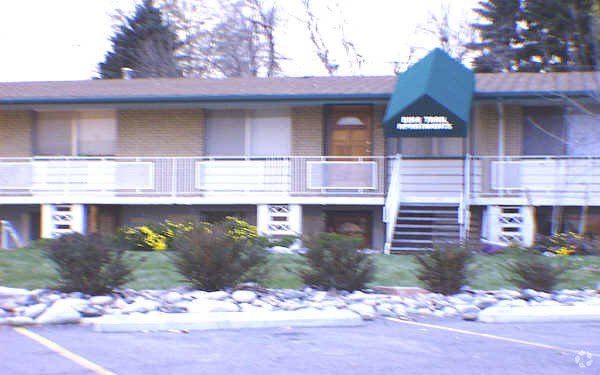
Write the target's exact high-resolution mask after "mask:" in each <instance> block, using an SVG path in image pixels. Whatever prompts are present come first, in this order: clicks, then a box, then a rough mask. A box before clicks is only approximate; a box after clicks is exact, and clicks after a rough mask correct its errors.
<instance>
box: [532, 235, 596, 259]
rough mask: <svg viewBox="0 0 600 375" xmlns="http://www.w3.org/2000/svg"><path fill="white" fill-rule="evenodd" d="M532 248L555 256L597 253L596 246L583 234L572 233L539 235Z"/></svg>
mask: <svg viewBox="0 0 600 375" xmlns="http://www.w3.org/2000/svg"><path fill="white" fill-rule="evenodd" d="M533 249H534V250H536V251H538V252H540V253H546V254H548V253H549V254H551V255H556V256H569V255H594V254H598V253H599V251H598V246H597V244H596V243H594V242H592V241H588V240H586V239H585V237H584V236H582V235H580V234H577V233H574V232H568V233H556V234H554V235H552V236H539V237H538V238H537V239H536V241H535V244H534V245H533Z"/></svg>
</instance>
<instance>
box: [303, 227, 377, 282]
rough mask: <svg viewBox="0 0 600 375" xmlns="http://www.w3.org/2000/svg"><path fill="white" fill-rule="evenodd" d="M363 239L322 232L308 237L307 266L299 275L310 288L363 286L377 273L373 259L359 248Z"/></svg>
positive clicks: (306, 244)
mask: <svg viewBox="0 0 600 375" xmlns="http://www.w3.org/2000/svg"><path fill="white" fill-rule="evenodd" d="M360 244H361V239H360V238H359V237H353V236H346V235H341V234H336V233H321V234H319V235H316V236H313V237H308V238H306V239H305V246H306V248H307V251H306V253H304V254H303V257H304V258H305V259H306V261H307V263H308V269H303V270H301V271H300V276H301V277H302V279H303V280H304V282H305V283H306V285H309V286H311V287H316V288H321V289H332V288H333V289H341V290H348V291H353V290H357V289H364V288H365V286H366V284H367V283H368V282H371V281H372V280H373V277H374V273H375V265H374V263H373V258H372V257H371V256H370V255H368V254H365V253H363V252H361V251H359V250H358V249H359V248H360Z"/></svg>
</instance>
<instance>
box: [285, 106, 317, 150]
mask: <svg viewBox="0 0 600 375" xmlns="http://www.w3.org/2000/svg"><path fill="white" fill-rule="evenodd" d="M322 153H323V107H321V106H319V107H297V108H292V155H307V156H312V155H322Z"/></svg>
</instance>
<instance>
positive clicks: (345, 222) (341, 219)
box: [325, 211, 373, 248]
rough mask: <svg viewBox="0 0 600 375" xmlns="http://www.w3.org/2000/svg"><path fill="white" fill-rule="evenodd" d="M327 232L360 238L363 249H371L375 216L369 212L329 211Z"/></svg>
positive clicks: (326, 223)
mask: <svg viewBox="0 0 600 375" xmlns="http://www.w3.org/2000/svg"><path fill="white" fill-rule="evenodd" d="M325 226H326V230H327V232H331V233H339V234H346V235H353V236H359V237H361V238H362V244H361V246H362V247H363V248H370V247H371V243H372V242H371V241H372V240H371V238H372V232H373V230H372V228H373V214H372V212H369V211H327V212H326V213H325Z"/></svg>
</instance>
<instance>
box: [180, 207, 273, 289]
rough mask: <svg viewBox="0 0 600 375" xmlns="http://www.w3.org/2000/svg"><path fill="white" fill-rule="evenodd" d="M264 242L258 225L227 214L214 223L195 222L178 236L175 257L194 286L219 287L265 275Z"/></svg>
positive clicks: (232, 285)
mask: <svg viewBox="0 0 600 375" xmlns="http://www.w3.org/2000/svg"><path fill="white" fill-rule="evenodd" d="M265 243H266V240H264V239H263V238H262V237H261V236H258V235H257V233H256V227H254V226H252V225H249V224H248V223H246V222H244V221H242V220H239V219H235V218H231V217H228V218H227V219H226V220H225V221H223V222H219V223H215V224H208V223H201V224H196V225H194V226H193V229H192V230H189V231H185V232H183V233H181V234H180V235H178V236H176V237H175V239H174V240H173V244H172V246H173V250H174V251H173V254H172V260H173V263H174V264H175V267H176V269H177V272H178V273H179V274H181V275H182V276H183V277H184V278H185V280H186V281H188V282H190V283H191V284H192V286H193V287H194V288H197V289H202V290H220V289H223V288H228V287H234V286H235V285H237V284H238V283H240V282H244V281H255V282H260V281H261V280H262V279H263V278H264V276H265V275H264V273H265V272H266V271H265V265H266V262H267V255H268V253H267V251H266V250H265Z"/></svg>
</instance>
